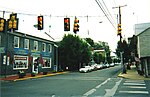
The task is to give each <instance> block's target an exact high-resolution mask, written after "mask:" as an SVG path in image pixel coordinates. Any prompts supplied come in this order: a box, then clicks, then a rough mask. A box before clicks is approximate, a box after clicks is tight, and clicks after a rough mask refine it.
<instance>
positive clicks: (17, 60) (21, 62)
mask: <svg viewBox="0 0 150 97" xmlns="http://www.w3.org/2000/svg"><path fill="white" fill-rule="evenodd" d="M27 68H28V56H19V55H14V64H13V69H27Z"/></svg>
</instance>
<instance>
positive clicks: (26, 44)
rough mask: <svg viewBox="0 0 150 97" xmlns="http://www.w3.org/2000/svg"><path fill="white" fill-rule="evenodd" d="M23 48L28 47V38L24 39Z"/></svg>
mask: <svg viewBox="0 0 150 97" xmlns="http://www.w3.org/2000/svg"><path fill="white" fill-rule="evenodd" d="M24 48H25V49H29V39H25V40H24Z"/></svg>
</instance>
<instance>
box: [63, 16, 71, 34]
mask: <svg viewBox="0 0 150 97" xmlns="http://www.w3.org/2000/svg"><path fill="white" fill-rule="evenodd" d="M64 31H70V18H64Z"/></svg>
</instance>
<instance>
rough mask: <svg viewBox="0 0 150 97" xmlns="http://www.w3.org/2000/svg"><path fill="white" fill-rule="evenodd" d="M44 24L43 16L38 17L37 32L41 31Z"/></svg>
mask: <svg viewBox="0 0 150 97" xmlns="http://www.w3.org/2000/svg"><path fill="white" fill-rule="evenodd" d="M43 26H44V23H43V16H38V30H43V28H44V27H43Z"/></svg>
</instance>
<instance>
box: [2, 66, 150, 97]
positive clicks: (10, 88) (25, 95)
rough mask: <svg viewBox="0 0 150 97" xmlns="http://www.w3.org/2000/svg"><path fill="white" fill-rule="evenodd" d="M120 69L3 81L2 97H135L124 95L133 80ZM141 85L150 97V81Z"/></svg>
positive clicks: (146, 95) (112, 68)
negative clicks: (121, 75)
mask: <svg viewBox="0 0 150 97" xmlns="http://www.w3.org/2000/svg"><path fill="white" fill-rule="evenodd" d="M120 68H121V67H120V66H115V67H111V68H107V69H103V70H98V71H93V72H89V73H79V72H70V73H67V74H62V75H56V76H50V77H43V78H37V79H29V80H24V81H16V82H2V83H1V97H95V96H97V97H100V96H101V97H104V96H106V97H110V96H113V95H114V96H117V97H122V95H123V96H125V97H127V96H129V97H130V96H131V97H132V95H133V93H126V92H123V91H127V90H128V88H129V87H126V86H124V85H125V84H124V83H129V81H128V82H127V81H126V80H127V79H122V78H118V77H117V75H118V74H119V73H120V71H121V70H120ZM139 83H140V82H139ZM141 83H142V84H143V85H145V86H143V87H146V88H144V90H143V91H145V92H143V93H141V94H140V92H139V95H144V96H145V97H149V92H148V91H147V90H148V89H147V88H150V87H149V86H147V85H148V83H149V82H146V81H143V82H141ZM139 89H141V88H139ZM149 90H150V89H149ZM138 91H140V90H138ZM147 93H148V94H147ZM133 97H135V95H133ZM142 97H143V96H142Z"/></svg>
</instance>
